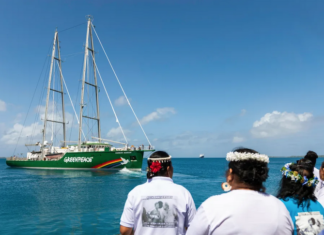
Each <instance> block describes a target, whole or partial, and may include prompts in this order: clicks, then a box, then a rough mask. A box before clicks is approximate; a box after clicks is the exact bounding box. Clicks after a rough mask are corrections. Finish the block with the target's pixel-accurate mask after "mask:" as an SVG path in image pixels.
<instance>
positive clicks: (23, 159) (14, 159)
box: [6, 156, 28, 161]
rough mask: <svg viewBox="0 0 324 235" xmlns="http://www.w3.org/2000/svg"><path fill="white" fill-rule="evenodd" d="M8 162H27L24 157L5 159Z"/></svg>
mask: <svg viewBox="0 0 324 235" xmlns="http://www.w3.org/2000/svg"><path fill="white" fill-rule="evenodd" d="M6 159H7V160H8V161H28V159H27V158H26V157H15V156H13V157H7V158H6Z"/></svg>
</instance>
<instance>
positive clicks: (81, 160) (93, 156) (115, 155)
mask: <svg viewBox="0 0 324 235" xmlns="http://www.w3.org/2000/svg"><path fill="white" fill-rule="evenodd" d="M143 155H144V151H109V152H69V153H66V154H65V155H64V156H63V157H62V158H61V159H60V160H57V161H39V160H37V161H34V160H7V161H6V163H7V165H8V166H10V167H18V168H37V169H64V170H66V169H71V170H80V169H81V170H85V169H89V170H96V169H100V170H120V169H123V168H127V169H131V170H141V169H142V163H143Z"/></svg>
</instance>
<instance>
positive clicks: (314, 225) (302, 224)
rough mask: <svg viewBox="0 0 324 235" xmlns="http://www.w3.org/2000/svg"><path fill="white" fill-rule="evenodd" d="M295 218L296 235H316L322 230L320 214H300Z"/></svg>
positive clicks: (322, 222) (323, 224)
mask: <svg viewBox="0 0 324 235" xmlns="http://www.w3.org/2000/svg"><path fill="white" fill-rule="evenodd" d="M295 218H296V227H297V235H317V234H319V233H320V232H321V231H322V230H323V229H324V219H323V215H321V213H320V212H318V211H316V212H301V213H298V216H296V217H295Z"/></svg>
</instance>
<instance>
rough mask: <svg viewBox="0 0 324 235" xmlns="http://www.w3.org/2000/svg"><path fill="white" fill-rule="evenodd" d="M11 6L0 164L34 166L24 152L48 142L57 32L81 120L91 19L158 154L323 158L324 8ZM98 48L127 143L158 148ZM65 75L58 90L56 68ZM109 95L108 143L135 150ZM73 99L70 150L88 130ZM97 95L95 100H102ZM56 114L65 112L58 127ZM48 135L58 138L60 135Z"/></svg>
mask: <svg viewBox="0 0 324 235" xmlns="http://www.w3.org/2000/svg"><path fill="white" fill-rule="evenodd" d="M0 4H1V8H0V15H1V16H2V20H1V21H0V27H1V29H2V33H1V38H0V40H1V43H0V45H1V46H0V81H1V85H0V148H1V154H0V156H11V155H13V154H21V153H22V154H23V156H25V155H26V152H27V151H28V149H27V148H26V147H25V146H24V144H26V143H31V141H32V143H35V142H37V141H41V130H42V129H43V121H42V119H43V117H44V107H45V96H44V94H45V93H46V87H47V84H46V83H47V81H48V75H49V72H48V70H49V66H50V63H49V62H50V56H49V55H50V50H51V45H52V43H53V37H54V32H55V29H56V28H57V30H58V32H59V33H58V34H59V40H60V47H61V48H60V50H61V55H62V60H63V64H62V73H63V76H64V79H65V81H66V84H67V87H68V89H69V93H70V95H71V99H72V101H73V104H74V106H75V109H76V112H77V115H79V110H80V80H81V78H82V77H81V71H82V66H83V56H84V44H85V40H86V17H85V16H86V15H92V16H93V25H94V26H95V30H96V32H97V33H98V36H99V38H100V40H101V42H102V44H103V46H104V48H105V50H106V52H107V54H108V56H109V58H110V60H111V63H112V65H113V66H114V69H115V71H116V74H117V75H118V77H119V79H120V82H121V83H122V85H123V88H124V90H125V92H126V94H127V96H128V97H129V99H130V102H131V104H132V106H133V108H134V110H135V112H136V114H137V116H138V119H139V121H140V122H141V124H142V125H143V128H144V130H145V132H146V134H147V136H148V138H149V140H150V142H151V143H152V145H154V146H155V148H156V149H159V150H165V151H167V152H169V153H170V154H171V155H172V156H173V157H198V156H199V154H202V153H203V154H205V156H206V157H225V156H226V153H227V152H229V151H232V150H233V149H234V148H236V147H239V146H244V147H248V148H253V149H255V150H257V151H259V152H260V153H264V154H268V155H270V156H293V155H304V154H306V152H307V151H308V150H313V151H315V152H317V153H318V154H319V155H321V154H324V144H323V141H324V106H323V99H324V98H323V88H324V79H323V78H324V66H323V65H324V16H323V13H322V12H323V10H322V9H323V8H324V2H323V1H295V0H294V1H244V2H243V1H193V0H186V1H180V0H172V1H171V0H164V1H153V0H151V1H148V0H145V1H144V0H137V1H123V0H118V1H109V0H106V1H101V0H100V1H99V0H92V1H83V0H78V1H72V0H69V1H61V0H56V1H17V0H11V1H4V0H0ZM94 47H95V51H96V54H95V56H96V63H97V67H98V69H99V71H100V74H101V76H102V79H103V81H104V83H105V86H106V88H107V91H108V93H109V96H110V98H111V100H112V103H113V106H114V108H115V110H116V113H117V115H118V119H119V122H120V124H121V125H122V127H123V129H124V133H125V135H126V137H127V140H128V143H129V144H130V145H132V144H134V145H139V144H144V145H148V142H147V140H146V138H145V136H144V134H143V133H142V132H141V129H140V127H139V125H138V124H137V122H136V119H135V117H134V115H133V114H132V111H131V110H130V108H129V107H128V105H127V102H125V98H123V93H122V91H121V89H120V88H119V86H118V83H117V81H116V79H115V77H114V74H113V72H112V71H111V69H110V67H109V64H108V62H107V60H106V58H105V55H104V53H103V50H102V49H101V46H100V44H99V42H98V39H97V38H96V37H95V36H94ZM90 61H91V58H90ZM55 71H56V72H55V74H56V75H55V78H56V80H55V81H56V82H58V81H59V79H58V78H59V74H58V72H59V70H58V68H57V67H56V70H55ZM91 71H92V70H91V69H89V73H91ZM89 76H90V78H89V79H91V75H89ZM57 84H58V83H57ZM57 86H58V85H57ZM36 88H37V89H36ZM87 89H88V88H87ZM99 89H100V93H99V98H100V101H99V104H100V117H101V132H102V134H101V136H102V138H106V139H109V140H116V141H122V142H124V140H123V136H122V134H121V132H120V129H119V127H118V123H117V122H116V118H115V117H114V114H113V112H112V109H111V107H110V104H109V102H108V99H107V97H106V94H105V92H104V87H103V85H102V84H101V82H99ZM35 90H36V91H35ZM64 92H65V102H64V103H65V107H66V119H67V122H68V124H67V136H68V137H67V139H68V140H70V141H76V140H77V138H78V125H77V122H76V118H75V115H74V111H73V108H72V105H71V103H70V101H69V98H68V96H67V92H66V91H64ZM91 92H92V93H91ZM93 94H94V93H93V91H90V96H91V97H92V98H93ZM51 97H52V93H51ZM54 100H55V103H54V107H55V108H53V106H50V109H49V116H51V117H53V118H56V120H60V117H61V116H60V115H61V113H60V111H59V104H60V100H59V99H58V98H57V97H56V98H55V99H54ZM90 101H93V99H92V100H91V99H90V100H88V101H86V102H89V103H90ZM89 103H87V109H89V111H87V114H89V115H90V116H92V117H94V116H93V115H94V109H93V107H95V106H93V105H92V104H91V106H90V104H89ZM50 104H53V102H52V101H50ZM53 110H56V111H57V110H58V112H56V114H55V115H57V116H54V115H53ZM85 122H87V123H84V128H83V129H84V132H85V135H87V138H88V139H89V138H91V136H93V135H95V134H96V133H94V132H96V131H95V128H94V124H95V123H91V121H89V122H90V123H89V122H88V121H85ZM59 127H60V126H59V125H58V124H55V127H53V128H54V129H55V130H56V132H55V131H54V133H55V138H56V141H59V140H62V138H61V137H60V130H59ZM47 128H48V129H50V131H49V132H51V130H52V124H51V123H48V124H47ZM19 136H20V138H19ZM48 138H49V139H50V138H51V133H49V134H48V135H47V139H48ZM49 139H48V140H49ZM58 143H59V142H58Z"/></svg>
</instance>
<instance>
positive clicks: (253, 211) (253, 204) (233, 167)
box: [187, 148, 294, 235]
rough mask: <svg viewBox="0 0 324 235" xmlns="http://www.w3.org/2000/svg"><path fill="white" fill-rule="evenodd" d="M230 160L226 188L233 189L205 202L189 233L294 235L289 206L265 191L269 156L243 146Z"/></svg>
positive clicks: (207, 234)
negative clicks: (287, 207)
mask: <svg viewBox="0 0 324 235" xmlns="http://www.w3.org/2000/svg"><path fill="white" fill-rule="evenodd" d="M226 160H227V161H228V162H229V163H228V170H227V172H226V183H223V185H222V187H223V189H224V191H229V192H228V193H224V194H221V195H217V196H213V197H210V198H208V199H207V200H206V201H205V202H203V203H202V205H201V206H200V207H199V209H198V211H197V214H196V215H195V218H194V220H193V221H192V223H191V225H190V227H189V229H188V231H187V235H217V234H221V235H223V234H227V235H231V234H233V235H234V234H235V235H261V234H262V235H291V234H292V232H293V228H294V227H293V223H292V221H291V218H290V215H289V212H288V210H287V209H286V207H285V205H284V204H283V203H282V202H281V201H280V200H278V199H277V198H275V197H274V196H271V195H269V194H266V193H265V187H264V185H263V183H264V182H265V181H266V179H267V178H268V172H269V168H268V163H269V157H268V156H266V155H264V154H259V153H258V152H256V151H255V150H252V149H248V148H239V149H236V150H235V151H234V152H229V153H228V154H227V156H226Z"/></svg>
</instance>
